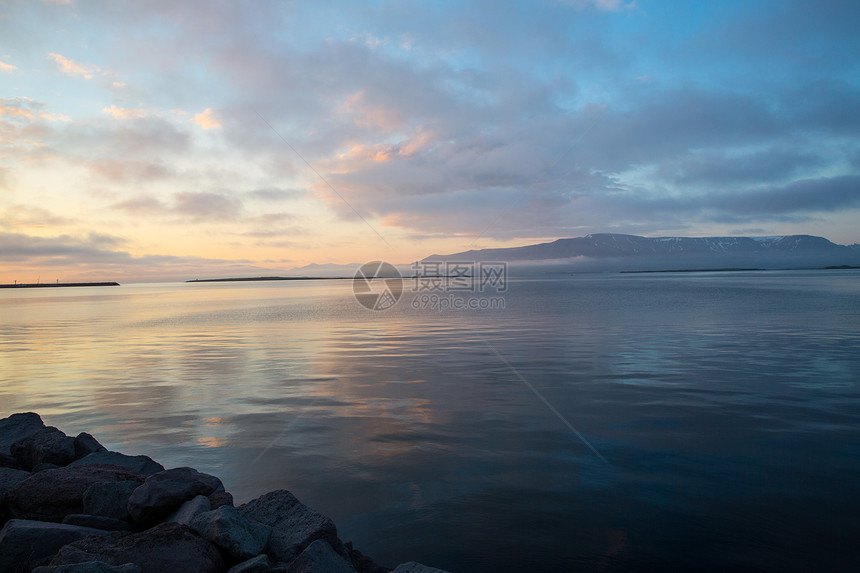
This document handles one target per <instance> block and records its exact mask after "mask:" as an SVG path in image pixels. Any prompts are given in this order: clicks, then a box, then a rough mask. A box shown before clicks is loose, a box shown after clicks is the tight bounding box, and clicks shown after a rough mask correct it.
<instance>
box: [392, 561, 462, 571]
mask: <svg viewBox="0 0 860 573" xmlns="http://www.w3.org/2000/svg"><path fill="white" fill-rule="evenodd" d="M391 573H448V572H447V571H444V570H443V569H436V568H435V567H428V566H426V565H422V564H420V563H416V562H415V561H409V562H407V563H401V564H400V565H398V566H397V567H395V568H394V571H392V572H391Z"/></svg>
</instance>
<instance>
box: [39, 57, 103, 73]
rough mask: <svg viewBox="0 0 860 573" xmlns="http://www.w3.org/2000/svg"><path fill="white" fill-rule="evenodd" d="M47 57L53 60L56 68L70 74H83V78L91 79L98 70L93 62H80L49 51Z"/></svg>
mask: <svg viewBox="0 0 860 573" xmlns="http://www.w3.org/2000/svg"><path fill="white" fill-rule="evenodd" d="M48 57H49V58H50V59H52V60H53V61H54V63H55V64H56V65H57V69H59V70H60V71H61V72H63V73H64V74H68V75H70V76H83V77H84V78H86V79H88V80H91V79H93V77H94V75H95V74H96V73H98V72H99V71H100V70H99V68H98V66H95V65H93V64H80V63H78V62H76V61H75V60H72V59H71V58H67V57H65V56H63V55H61V54H55V53H53V52H51V53H50V54H48Z"/></svg>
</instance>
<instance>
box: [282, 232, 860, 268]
mask: <svg viewBox="0 0 860 573" xmlns="http://www.w3.org/2000/svg"><path fill="white" fill-rule="evenodd" d="M446 261H448V262H461V261H462V262H506V263H510V266H511V267H524V268H528V269H531V270H537V271H544V270H545V271H550V272H552V271H567V270H569V271H613V270H615V271H620V270H673V269H717V268H729V267H733V268H764V269H786V268H820V267H825V266H838V265H850V266H856V265H860V245H858V244H853V245H838V244H836V243H833V242H831V241H829V240H827V239H825V238H824V237H815V236H812V235H780V236H770V237H656V238H654V237H640V236H638V235H624V234H619V233H595V234H592V235H586V236H584V237H574V238H570V239H558V240H557V241H552V242H549V243H538V244H534V245H526V246H523V247H510V248H504V249H478V250H471V251H463V252H460V253H453V254H450V255H431V256H429V257H427V258H425V259H422V261H419V263H422V262H428V263H429V262H446ZM360 266H361V263H354V264H348V265H344V264H310V265H306V266H303V267H297V268H294V269H291V270H290V271H289V274H290V275H293V276H298V275H301V276H322V277H325V276H343V277H351V276H352V275H354V274H355V271H356V269H358V268H359V267H360ZM396 266H397V267H398V269H399V270H400V272H401V273H402V274H403V275H404V276H410V275H412V274H413V272H414V268H413V264H404V265H396Z"/></svg>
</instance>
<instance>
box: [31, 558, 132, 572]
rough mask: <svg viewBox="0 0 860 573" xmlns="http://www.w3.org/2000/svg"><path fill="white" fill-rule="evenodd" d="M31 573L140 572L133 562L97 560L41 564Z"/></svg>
mask: <svg viewBox="0 0 860 573" xmlns="http://www.w3.org/2000/svg"><path fill="white" fill-rule="evenodd" d="M33 573H140V567H139V566H138V565H135V564H134V563H126V564H125V565H108V564H107V563H101V562H99V561H87V562H85V563H73V564H71V565H43V566H41V567H36V568H35V569H33Z"/></svg>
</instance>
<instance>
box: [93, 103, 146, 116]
mask: <svg viewBox="0 0 860 573" xmlns="http://www.w3.org/2000/svg"><path fill="white" fill-rule="evenodd" d="M102 113H104V114H107V115H112V116H114V117H115V118H117V119H140V118H141V117H146V116H148V115H150V113H149V112H148V111H146V110H143V109H127V108H122V107H117V106H115V105H112V106H110V107H105V108H102Z"/></svg>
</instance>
